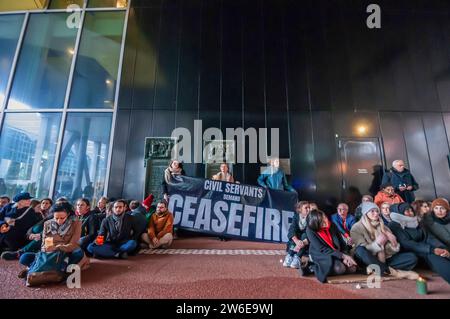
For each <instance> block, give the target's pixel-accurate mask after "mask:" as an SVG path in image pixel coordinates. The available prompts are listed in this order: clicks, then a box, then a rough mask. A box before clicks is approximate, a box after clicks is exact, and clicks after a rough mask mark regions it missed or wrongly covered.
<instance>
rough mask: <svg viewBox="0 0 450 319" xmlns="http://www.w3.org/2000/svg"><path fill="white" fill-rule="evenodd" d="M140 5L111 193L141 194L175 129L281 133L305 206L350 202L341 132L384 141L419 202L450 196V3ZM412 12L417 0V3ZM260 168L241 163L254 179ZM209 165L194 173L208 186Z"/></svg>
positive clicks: (215, 0) (129, 46) (180, 0)
mask: <svg viewBox="0 0 450 319" xmlns="http://www.w3.org/2000/svg"><path fill="white" fill-rule="evenodd" d="M371 2H372V1H356V0H353V1H349V0H346V1H332V0H327V1H317V0H304V1H296V0H244V1H234V0H222V1H220V0H154V1H139V0H133V1H132V9H131V12H130V21H129V25H128V34H127V40H126V50H125V57H124V66H123V77H122V83H121V91H120V101H119V111H118V117H117V125H118V126H117V129H116V136H115V141H114V151H113V165H112V174H111V183H110V189H109V195H110V196H114V197H119V196H123V197H127V198H141V197H142V195H143V194H142V192H143V184H144V163H143V156H144V138H145V137H148V136H170V134H171V132H172V130H173V129H174V128H176V127H187V128H190V129H192V128H193V121H194V120H195V119H201V120H203V128H204V129H206V128H208V127H219V128H221V129H222V131H223V132H224V133H225V129H226V128H227V127H233V128H236V127H244V128H248V127H255V128H259V127H268V128H271V127H274V128H279V129H280V145H279V149H280V153H281V154H280V155H281V157H285V158H288V157H289V158H291V168H292V175H291V176H290V179H291V182H292V183H293V184H294V186H295V187H296V188H297V189H298V190H299V192H300V194H301V197H302V198H310V199H313V198H314V199H316V200H318V201H320V202H324V201H325V200H326V199H327V198H328V197H336V198H339V197H340V196H341V172H340V169H339V167H340V165H339V154H338V152H337V148H336V136H340V137H354V136H358V134H357V133H356V132H355V127H356V126H357V125H358V124H359V123H362V122H363V123H365V124H366V125H367V127H368V130H367V131H366V133H365V134H364V136H367V137H378V138H380V140H381V141H382V147H383V152H384V159H383V160H384V164H386V163H387V166H390V163H391V162H392V161H393V160H394V159H397V158H403V159H405V160H406V162H407V164H408V166H409V167H410V168H411V170H412V171H413V173H414V175H415V176H416V178H417V180H418V182H419V183H420V185H421V189H420V191H419V192H418V193H417V195H418V196H419V197H424V198H433V197H435V196H436V195H439V196H446V197H450V187H448V186H449V185H450V173H449V165H448V161H447V154H449V143H448V140H449V138H448V137H449V136H450V135H449V133H450V113H446V112H449V111H450V60H449V59H448V56H449V55H450V42H449V41H448V38H449V37H450V16H449V12H450V10H449V9H450V3H448V1H395V2H394V1H377V3H378V4H379V5H380V6H381V9H382V28H381V29H377V30H371V29H368V28H367V27H366V18H367V16H368V13H366V7H367V5H368V4H370V3H371ZM413 2H414V3H413ZM259 167H260V165H259V164H245V165H242V164H240V165H237V166H236V171H235V175H236V177H237V179H238V180H240V181H241V182H245V183H251V184H252V183H255V182H256V178H257V176H258V170H259ZM203 170H204V168H203V167H202V165H200V164H198V165H194V164H191V165H187V173H188V174H190V175H198V176H203Z"/></svg>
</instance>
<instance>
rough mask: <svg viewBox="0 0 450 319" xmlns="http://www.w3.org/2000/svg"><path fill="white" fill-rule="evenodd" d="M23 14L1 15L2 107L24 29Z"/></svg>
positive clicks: (0, 76) (0, 97)
mask: <svg viewBox="0 0 450 319" xmlns="http://www.w3.org/2000/svg"><path fill="white" fill-rule="evenodd" d="M23 17H24V16H23V15H5V16H0V43H1V45H0V107H1V106H2V105H3V102H4V100H5V94H6V86H7V85H8V80H9V74H10V72H11V65H12V63H13V60H14V54H15V52H16V47H17V41H18V40H19V36H20V31H21V30H22V24H23Z"/></svg>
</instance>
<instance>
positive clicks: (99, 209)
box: [93, 196, 109, 225]
mask: <svg viewBox="0 0 450 319" xmlns="http://www.w3.org/2000/svg"><path fill="white" fill-rule="evenodd" d="M108 202H109V199H108V197H105V196H102V197H100V199H99V200H98V203H97V206H96V207H95V208H94V210H93V212H94V215H95V216H96V218H97V224H98V225H101V223H102V221H103V219H105V218H106V206H107V205H108Z"/></svg>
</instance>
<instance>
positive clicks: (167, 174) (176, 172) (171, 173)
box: [162, 160, 186, 202]
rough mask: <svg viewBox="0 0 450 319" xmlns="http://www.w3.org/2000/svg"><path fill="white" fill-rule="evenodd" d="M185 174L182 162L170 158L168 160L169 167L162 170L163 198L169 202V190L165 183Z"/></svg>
mask: <svg viewBox="0 0 450 319" xmlns="http://www.w3.org/2000/svg"><path fill="white" fill-rule="evenodd" d="M184 175H186V174H185V172H184V170H183V163H181V162H179V161H177V160H172V161H170V164H169V167H167V168H166V170H165V171H164V179H163V182H162V186H163V195H164V199H165V200H166V201H167V202H169V190H168V188H167V185H168V184H170V183H172V182H173V181H174V180H178V179H179V178H180V176H184Z"/></svg>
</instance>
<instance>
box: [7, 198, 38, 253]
mask: <svg viewBox="0 0 450 319" xmlns="http://www.w3.org/2000/svg"><path fill="white" fill-rule="evenodd" d="M30 199H31V196H30V194H29V193H21V194H18V195H17V196H15V197H14V202H15V204H14V207H13V208H12V210H11V211H9V212H8V214H7V216H6V217H5V219H4V220H3V221H2V222H0V223H1V224H3V225H0V251H16V250H18V249H19V248H21V247H23V246H25V245H26V244H27V243H28V241H27V238H26V233H27V231H28V229H30V228H31V227H32V226H34V225H35V224H36V223H38V222H39V220H40V215H38V214H36V213H35V212H34V210H33V208H31V207H30V206H29V205H30V203H31V201H30Z"/></svg>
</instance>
